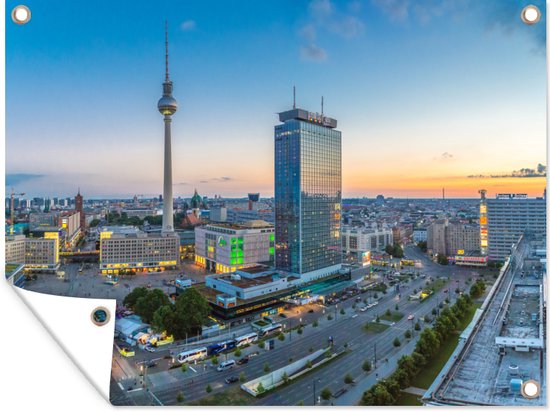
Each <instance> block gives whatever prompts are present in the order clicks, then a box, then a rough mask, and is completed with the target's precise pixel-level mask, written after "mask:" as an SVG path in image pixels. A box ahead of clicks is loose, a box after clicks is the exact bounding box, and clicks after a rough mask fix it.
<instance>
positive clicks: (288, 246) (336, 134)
mask: <svg viewBox="0 0 550 411" xmlns="http://www.w3.org/2000/svg"><path fill="white" fill-rule="evenodd" d="M279 120H280V121H281V123H282V124H279V125H276V126H275V266H276V268H277V269H280V270H283V271H285V272H289V273H292V274H295V275H297V276H298V277H299V278H300V279H301V280H302V281H303V282H308V281H312V280H315V279H319V278H322V277H325V276H328V275H331V274H334V273H335V272H337V271H338V270H339V269H340V268H341V267H342V242H341V208H342V135H341V132H340V131H338V130H336V126H337V122H336V120H335V119H333V118H330V117H326V116H324V114H323V113H321V114H319V113H312V112H309V111H306V110H303V109H299V108H296V107H294V108H293V109H292V110H288V111H285V112H282V113H280V114H279Z"/></svg>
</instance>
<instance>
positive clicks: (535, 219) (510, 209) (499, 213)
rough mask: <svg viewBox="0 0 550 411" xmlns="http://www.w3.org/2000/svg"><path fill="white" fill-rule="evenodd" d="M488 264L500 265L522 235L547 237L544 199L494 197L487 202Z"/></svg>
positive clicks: (525, 196)
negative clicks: (497, 263)
mask: <svg viewBox="0 0 550 411" xmlns="http://www.w3.org/2000/svg"><path fill="white" fill-rule="evenodd" d="M486 201H487V232H488V251H487V253H488V255H489V260H492V261H503V260H504V259H505V258H506V257H508V256H509V255H510V249H511V247H512V245H514V244H515V243H517V242H518V240H519V238H520V236H521V235H523V234H536V235H541V236H546V198H545V197H537V198H528V196H527V194H497V196H496V198H490V199H487V200H486Z"/></svg>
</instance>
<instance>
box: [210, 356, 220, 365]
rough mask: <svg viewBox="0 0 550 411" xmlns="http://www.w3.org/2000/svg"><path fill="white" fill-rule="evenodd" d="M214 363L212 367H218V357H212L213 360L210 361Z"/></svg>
mask: <svg viewBox="0 0 550 411" xmlns="http://www.w3.org/2000/svg"><path fill="white" fill-rule="evenodd" d="M210 361H211V362H212V365H218V362H219V361H218V357H212V360H210Z"/></svg>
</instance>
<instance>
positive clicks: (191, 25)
mask: <svg viewBox="0 0 550 411" xmlns="http://www.w3.org/2000/svg"><path fill="white" fill-rule="evenodd" d="M196 27H197V23H196V22H195V20H185V21H184V22H183V23H181V29H182V30H183V31H191V30H195V28H196Z"/></svg>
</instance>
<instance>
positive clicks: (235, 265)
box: [195, 220, 275, 273]
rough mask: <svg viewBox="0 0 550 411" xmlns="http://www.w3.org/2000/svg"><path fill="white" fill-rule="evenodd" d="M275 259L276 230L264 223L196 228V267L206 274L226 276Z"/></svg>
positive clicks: (261, 221)
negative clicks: (222, 274) (223, 274)
mask: <svg viewBox="0 0 550 411" xmlns="http://www.w3.org/2000/svg"><path fill="white" fill-rule="evenodd" d="M274 256H275V229H274V227H273V225H271V224H269V223H267V222H265V221H263V220H253V221H248V222H246V223H243V224H209V225H206V226H203V227H197V228H195V263H196V264H197V265H198V266H200V267H204V268H206V269H207V270H209V271H212V272H215V273H229V272H232V271H235V270H237V269H241V268H245V267H249V266H253V265H256V264H257V263H269V262H271V261H273V259H274Z"/></svg>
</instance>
